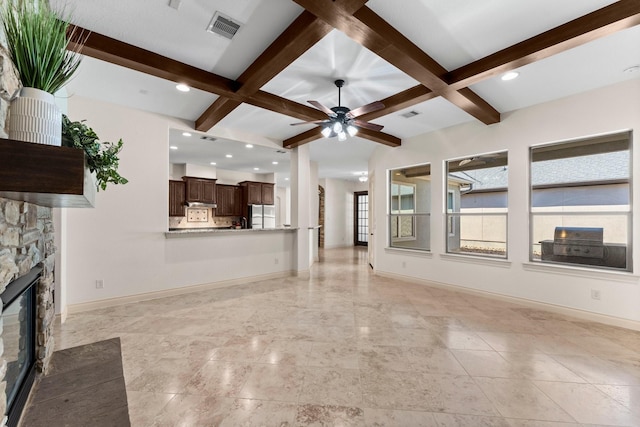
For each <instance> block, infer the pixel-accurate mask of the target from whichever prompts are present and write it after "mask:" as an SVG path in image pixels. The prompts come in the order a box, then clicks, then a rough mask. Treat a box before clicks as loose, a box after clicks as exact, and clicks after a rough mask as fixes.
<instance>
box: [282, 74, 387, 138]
mask: <svg viewBox="0 0 640 427" xmlns="http://www.w3.org/2000/svg"><path fill="white" fill-rule="evenodd" d="M334 84H335V85H336V87H337V88H338V106H337V107H333V108H329V107H327V106H325V105H323V104H321V103H320V102H318V101H307V102H309V104H311V105H313V106H314V107H316V108H317V109H319V110H321V111H322V112H324V113H325V114H326V115H327V116H329V118H328V119H326V120H316V121H311V122H300V123H292V124H291V125H292V126H295V125H304V124H319V125H320V126H321V127H322V130H321V131H320V133H321V134H322V136H324V137H325V138H333V137H335V136H337V137H338V141H340V142H342V141H346V140H347V135H348V136H350V137H354V136H356V135H357V133H358V128H360V127H363V128H367V129H370V130H373V131H377V132H379V131H381V130H382V128H383V126H380V125H376V124H373V123H369V122H367V121H364V120H357V119H356V118H357V117H359V116H362V115H364V114H367V113H371V112H373V111H378V110H381V109H383V108H384V104H383V103H382V102H380V101H375V102H372V103H370V104H367V105H363V106H362V107H359V108H356V109H353V110H351V109H349V108H347V107H343V106H341V105H340V104H341V101H342V100H341V88H342V86H344V80H342V79H338V80H336V81H334Z"/></svg>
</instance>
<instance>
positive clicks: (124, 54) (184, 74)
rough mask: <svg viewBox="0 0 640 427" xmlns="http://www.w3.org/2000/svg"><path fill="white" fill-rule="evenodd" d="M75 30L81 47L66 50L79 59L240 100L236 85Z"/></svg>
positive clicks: (133, 48)
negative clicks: (86, 58)
mask: <svg viewBox="0 0 640 427" xmlns="http://www.w3.org/2000/svg"><path fill="white" fill-rule="evenodd" d="M75 28H76V29H77V33H79V34H84V38H83V39H84V45H83V46H78V45H77V43H75V42H74V41H71V42H69V46H68V47H67V48H68V49H69V50H77V51H79V52H80V53H81V54H83V55H87V56H90V57H92V58H96V59H100V60H102V61H105V62H109V63H111V64H115V65H120V66H122V67H125V68H129V69H131V70H136V71H140V72H142V73H145V74H149V75H152V76H156V77H160V78H162V79H165V80H169V81H173V82H176V83H184V84H187V85H189V86H191V87H193V88H197V89H200V90H203V91H205V92H210V93H215V94H217V95H220V96H226V97H229V98H233V99H237V100H242V98H240V97H239V96H238V95H236V93H235V92H236V90H237V89H238V85H237V83H236V82H235V81H233V80H231V79H227V78H225V77H222V76H219V75H217V74H214V73H210V72H208V71H204V70H201V69H200V68H196V67H193V66H191V65H187V64H184V63H182V62H179V61H176V60H174V59H171V58H167V57H166V56H162V55H159V54H157V53H154V52H151V51H149V50H146V49H142V48H139V47H137V46H133V45H130V44H128V43H125V42H121V41H119V40H116V39H113V38H111V37H107V36H105V35H102V34H99V33H96V32H93V31H89V30H86V29H84V28H81V27H77V26H76V27H75Z"/></svg>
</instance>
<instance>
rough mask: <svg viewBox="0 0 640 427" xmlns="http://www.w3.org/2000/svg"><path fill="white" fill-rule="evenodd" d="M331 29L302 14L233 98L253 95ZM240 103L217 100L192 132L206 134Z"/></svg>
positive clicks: (244, 76)
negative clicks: (197, 131) (198, 131)
mask: <svg viewBox="0 0 640 427" xmlns="http://www.w3.org/2000/svg"><path fill="white" fill-rule="evenodd" d="M360 1H363V0H360ZM332 29H333V28H332V27H331V26H330V25H329V24H327V23H326V22H324V21H322V20H320V19H318V18H317V17H316V16H314V15H313V14H311V13H309V12H307V11H304V12H302V13H301V14H300V15H299V16H298V17H297V18H296V19H295V20H294V21H293V23H291V25H289V26H288V27H287V29H286V30H284V31H283V32H282V34H280V36H278V38H276V39H275V40H274V41H273V43H271V44H270V45H269V47H267V48H266V49H265V50H264V52H262V54H261V55H260V56H259V57H258V58H257V59H256V60H255V61H253V63H252V64H251V65H250V66H249V67H248V68H247V69H246V70H245V71H244V72H243V73H242V74H241V75H240V77H238V79H237V80H236V83H237V85H238V91H237V95H240V96H252V95H254V94H255V93H256V92H258V91H259V90H260V88H261V87H262V86H264V85H265V84H266V83H267V82H269V81H270V80H271V79H272V78H274V77H275V76H276V75H278V74H279V73H280V72H282V70H284V69H285V68H287V67H288V66H289V65H290V64H291V63H292V62H293V61H295V60H296V59H297V58H298V57H300V55H302V54H303V53H304V52H306V51H307V50H309V48H311V47H312V46H313V45H315V44H316V43H317V42H319V41H320V40H321V39H322V38H323V37H324V36H326V35H327V34H328V33H329V32H330V31H331V30H332ZM240 104H242V102H240V101H237V100H230V99H221V98H218V99H217V100H216V101H215V102H214V103H213V104H211V105H210V106H209V107H208V108H207V109H206V110H205V111H204V112H203V113H202V114H201V115H200V117H198V118H197V119H196V129H197V130H200V131H203V132H206V131H208V130H209V129H211V128H212V127H213V126H215V125H216V123H218V122H220V120H222V119H223V118H225V117H226V116H227V115H228V114H229V113H231V112H232V111H233V110H234V109H236V108H237V107H238V106H240Z"/></svg>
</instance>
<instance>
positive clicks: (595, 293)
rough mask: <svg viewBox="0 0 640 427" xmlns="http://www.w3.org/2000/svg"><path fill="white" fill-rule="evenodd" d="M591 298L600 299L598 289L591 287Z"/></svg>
mask: <svg viewBox="0 0 640 427" xmlns="http://www.w3.org/2000/svg"><path fill="white" fill-rule="evenodd" d="M591 298H592V299H597V300H599V299H601V295H600V289H591Z"/></svg>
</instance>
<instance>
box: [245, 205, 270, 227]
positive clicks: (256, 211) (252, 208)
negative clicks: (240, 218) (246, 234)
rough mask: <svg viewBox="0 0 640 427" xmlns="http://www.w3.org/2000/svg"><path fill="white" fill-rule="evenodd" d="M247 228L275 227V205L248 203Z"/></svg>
mask: <svg viewBox="0 0 640 427" xmlns="http://www.w3.org/2000/svg"><path fill="white" fill-rule="evenodd" d="M249 228H276V207H275V206H273V205H249Z"/></svg>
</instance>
